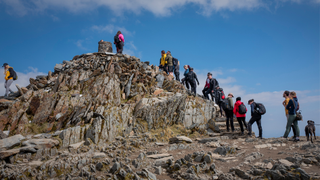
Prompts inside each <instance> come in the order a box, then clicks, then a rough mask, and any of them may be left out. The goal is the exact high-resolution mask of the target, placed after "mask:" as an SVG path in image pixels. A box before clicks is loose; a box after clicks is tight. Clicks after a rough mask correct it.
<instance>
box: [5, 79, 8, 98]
mask: <svg viewBox="0 0 320 180" xmlns="http://www.w3.org/2000/svg"><path fill="white" fill-rule="evenodd" d="M7 83H8V81H5V82H4V88H5V89H6V92H5V94H4V96H7V95H8V94H7V93H8V91H9V90H7Z"/></svg>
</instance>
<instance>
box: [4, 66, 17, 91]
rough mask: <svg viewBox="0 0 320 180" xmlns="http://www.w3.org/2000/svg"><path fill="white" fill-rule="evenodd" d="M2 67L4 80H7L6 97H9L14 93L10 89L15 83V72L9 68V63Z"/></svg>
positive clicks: (5, 85) (5, 83) (5, 84)
mask: <svg viewBox="0 0 320 180" xmlns="http://www.w3.org/2000/svg"><path fill="white" fill-rule="evenodd" d="M2 67H4V75H5V77H4V79H5V80H6V81H5V82H4V88H6V93H5V94H4V97H7V96H8V95H9V92H10V93H13V91H12V90H11V89H10V86H11V84H12V82H13V76H14V74H15V72H14V70H13V68H12V67H10V66H9V64H8V63H4V64H3V66H2Z"/></svg>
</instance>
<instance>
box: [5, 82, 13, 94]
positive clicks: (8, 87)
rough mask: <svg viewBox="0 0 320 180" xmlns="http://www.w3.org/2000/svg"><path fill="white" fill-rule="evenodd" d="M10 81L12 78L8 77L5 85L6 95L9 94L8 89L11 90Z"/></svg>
mask: <svg viewBox="0 0 320 180" xmlns="http://www.w3.org/2000/svg"><path fill="white" fill-rule="evenodd" d="M12 82H13V80H12V79H9V80H7V81H6V84H5V87H6V95H7V96H8V95H9V91H11V89H10V86H11V84H12Z"/></svg>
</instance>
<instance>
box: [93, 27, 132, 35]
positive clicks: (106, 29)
mask: <svg viewBox="0 0 320 180" xmlns="http://www.w3.org/2000/svg"><path fill="white" fill-rule="evenodd" d="M91 30H93V31H96V32H99V33H103V32H107V33H110V34H112V33H114V34H116V32H118V31H119V30H120V31H121V33H122V34H123V35H124V36H132V35H133V34H134V32H133V33H132V32H130V31H128V30H127V29H126V28H124V27H119V26H115V25H113V24H108V25H105V26H102V25H99V26H98V25H94V26H92V27H91Z"/></svg>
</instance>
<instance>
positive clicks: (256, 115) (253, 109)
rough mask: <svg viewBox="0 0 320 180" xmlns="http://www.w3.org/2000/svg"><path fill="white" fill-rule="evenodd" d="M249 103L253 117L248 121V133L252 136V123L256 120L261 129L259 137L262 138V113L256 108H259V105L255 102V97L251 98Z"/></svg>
mask: <svg viewBox="0 0 320 180" xmlns="http://www.w3.org/2000/svg"><path fill="white" fill-rule="evenodd" d="M248 104H249V105H250V107H251V119H250V121H249V122H248V135H249V136H251V132H252V124H253V123H254V122H257V126H258V129H259V138H260V139H262V126H261V114H259V113H258V112H257V111H256V110H257V105H256V103H255V102H254V99H250V100H249V101H248Z"/></svg>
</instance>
